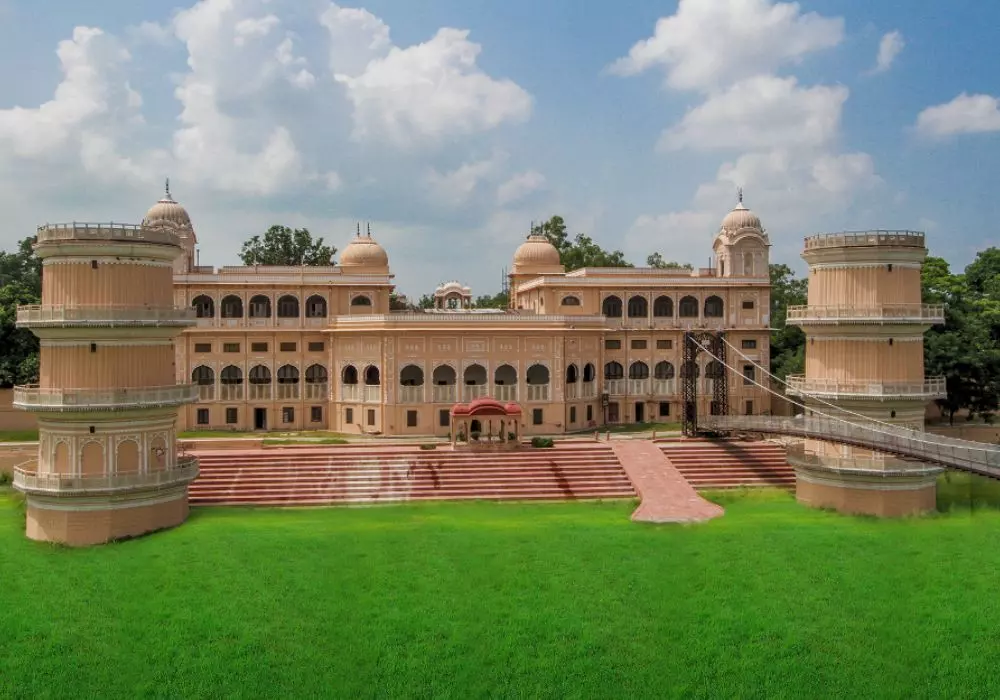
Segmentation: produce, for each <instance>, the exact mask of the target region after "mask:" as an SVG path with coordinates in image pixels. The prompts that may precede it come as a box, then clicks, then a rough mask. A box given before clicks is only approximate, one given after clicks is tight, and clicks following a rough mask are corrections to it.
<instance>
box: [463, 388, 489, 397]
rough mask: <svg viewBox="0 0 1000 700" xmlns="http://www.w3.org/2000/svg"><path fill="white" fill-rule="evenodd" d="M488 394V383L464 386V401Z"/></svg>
mask: <svg viewBox="0 0 1000 700" xmlns="http://www.w3.org/2000/svg"><path fill="white" fill-rule="evenodd" d="M488 394H489V385H487V384H466V385H465V386H464V387H462V400H463V401H475V400H476V399H482V398H485V397H486V396H487V395H488Z"/></svg>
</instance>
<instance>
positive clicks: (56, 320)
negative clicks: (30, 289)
mask: <svg viewBox="0 0 1000 700" xmlns="http://www.w3.org/2000/svg"><path fill="white" fill-rule="evenodd" d="M196 321H197V318H196V312H195V310H194V309H185V308H181V307H173V306H163V307H155V306H153V307H150V306H118V305H116V306H110V305H109V306H68V305H63V304H54V305H45V304H31V305H27V306H18V307H17V325H19V326H66V325H74V326H78V325H87V326H105V325H114V326H122V325H128V326H164V325H171V326H172V325H185V326H188V325H194V324H195V323H196Z"/></svg>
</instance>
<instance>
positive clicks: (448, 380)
mask: <svg viewBox="0 0 1000 700" xmlns="http://www.w3.org/2000/svg"><path fill="white" fill-rule="evenodd" d="M455 379H456V375H455V370H454V368H452V367H449V366H448V365H438V366H437V367H435V368H434V374H433V375H432V376H431V381H433V382H434V386H451V385H453V384H454V383H455Z"/></svg>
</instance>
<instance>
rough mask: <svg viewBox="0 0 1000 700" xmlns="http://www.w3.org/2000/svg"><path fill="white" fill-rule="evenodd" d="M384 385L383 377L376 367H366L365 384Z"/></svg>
mask: <svg viewBox="0 0 1000 700" xmlns="http://www.w3.org/2000/svg"><path fill="white" fill-rule="evenodd" d="M381 383H382V375H381V373H380V372H379V371H378V367H376V366H375V365H368V366H367V367H365V384H366V385H367V386H378V385H379V384H381Z"/></svg>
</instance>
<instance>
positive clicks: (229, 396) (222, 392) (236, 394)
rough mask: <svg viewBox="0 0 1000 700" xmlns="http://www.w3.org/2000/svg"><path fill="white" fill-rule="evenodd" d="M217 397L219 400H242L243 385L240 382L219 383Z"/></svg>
mask: <svg viewBox="0 0 1000 700" xmlns="http://www.w3.org/2000/svg"><path fill="white" fill-rule="evenodd" d="M219 399H220V400H221V401H242V400H243V385H242V384H220V385H219Z"/></svg>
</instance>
